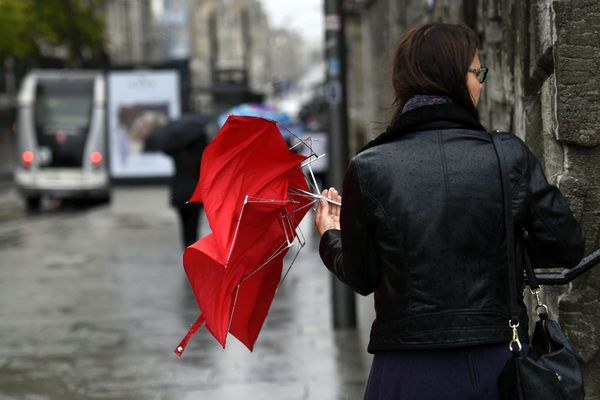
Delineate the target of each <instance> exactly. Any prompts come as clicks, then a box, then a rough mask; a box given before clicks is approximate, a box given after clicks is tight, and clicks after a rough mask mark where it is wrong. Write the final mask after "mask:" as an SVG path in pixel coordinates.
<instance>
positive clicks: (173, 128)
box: [145, 115, 209, 248]
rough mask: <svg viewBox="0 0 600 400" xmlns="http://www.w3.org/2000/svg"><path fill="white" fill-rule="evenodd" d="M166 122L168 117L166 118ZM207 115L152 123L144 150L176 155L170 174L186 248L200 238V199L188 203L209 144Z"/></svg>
mask: <svg viewBox="0 0 600 400" xmlns="http://www.w3.org/2000/svg"><path fill="white" fill-rule="evenodd" d="M165 122H166V121H165ZM208 122H209V119H208V118H207V117H204V116H195V115H186V116H183V117H181V118H179V119H177V120H172V121H168V122H166V123H165V124H164V125H162V126H159V125H155V126H153V133H152V134H151V135H150V137H149V138H148V139H147V140H146V147H145V151H162V152H163V153H165V154H167V155H168V156H170V157H171V158H172V159H173V165H174V167H175V173H174V175H173V177H172V178H171V182H170V188H171V196H170V197H171V205H172V206H173V207H174V208H175V209H176V210H177V214H178V215H179V222H180V229H181V243H182V246H183V247H184V248H186V247H188V246H189V245H191V244H193V243H194V242H195V241H196V240H198V229H199V222H200V215H201V213H202V211H203V207H202V204H201V203H188V202H187V201H188V199H189V198H190V197H191V196H192V193H193V192H194V188H195V187H196V184H197V183H198V178H199V176H200V161H201V159H202V152H203V151H204V148H205V147H206V146H207V145H208V134H207V132H206V126H207V124H208Z"/></svg>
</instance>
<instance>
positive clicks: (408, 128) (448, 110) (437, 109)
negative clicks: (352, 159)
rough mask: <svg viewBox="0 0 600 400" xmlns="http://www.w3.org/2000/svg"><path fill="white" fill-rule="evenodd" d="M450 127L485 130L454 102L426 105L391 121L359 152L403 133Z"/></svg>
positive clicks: (394, 138)
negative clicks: (383, 130)
mask: <svg viewBox="0 0 600 400" xmlns="http://www.w3.org/2000/svg"><path fill="white" fill-rule="evenodd" d="M450 128H463V129H473V130H477V131H485V130H486V129H485V128H484V127H483V125H481V122H479V121H478V120H477V118H475V117H474V116H473V115H471V114H469V112H467V111H466V110H465V109H464V108H462V107H460V106H458V105H456V104H454V103H448V104H435V105H428V106H423V107H419V108H416V109H414V110H411V111H407V112H405V113H404V114H401V115H400V116H399V117H398V118H396V120H395V121H392V123H391V124H390V126H389V127H388V128H387V129H386V130H385V132H383V133H382V134H380V135H379V136H377V137H376V138H375V139H373V140H371V141H370V142H369V143H367V144H366V145H365V146H364V147H363V148H362V149H360V150H359V153H361V152H363V151H365V150H367V149H370V148H371V147H375V146H378V145H380V144H383V143H388V142H393V141H394V140H396V139H397V138H398V137H400V136H401V135H402V134H405V133H409V132H415V131H420V130H431V129H450Z"/></svg>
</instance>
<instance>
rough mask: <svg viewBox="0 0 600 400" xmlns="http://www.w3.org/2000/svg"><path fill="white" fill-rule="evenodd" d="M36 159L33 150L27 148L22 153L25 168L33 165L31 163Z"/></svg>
mask: <svg viewBox="0 0 600 400" xmlns="http://www.w3.org/2000/svg"><path fill="white" fill-rule="evenodd" d="M33 160H35V153H34V152H33V151H31V150H25V151H24V152H23V154H21V161H23V166H24V167H25V168H29V167H31V164H32V163H33Z"/></svg>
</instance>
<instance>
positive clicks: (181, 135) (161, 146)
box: [145, 115, 211, 154]
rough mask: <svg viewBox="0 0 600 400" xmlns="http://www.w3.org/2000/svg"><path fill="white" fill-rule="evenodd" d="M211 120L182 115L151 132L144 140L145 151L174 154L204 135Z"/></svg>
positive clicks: (203, 117) (201, 116)
mask: <svg viewBox="0 0 600 400" xmlns="http://www.w3.org/2000/svg"><path fill="white" fill-rule="evenodd" d="M209 122H211V119H210V118H209V117H207V116H203V115H183V116H182V117H180V118H178V119H176V120H171V121H169V122H167V123H166V124H165V125H163V126H161V127H159V128H156V129H154V130H153V131H152V133H151V134H150V136H149V137H148V139H146V144H145V149H146V150H147V151H162V152H163V153H167V154H169V153H174V152H176V151H178V150H181V149H184V148H186V147H187V146H188V145H189V144H190V143H193V142H194V141H196V140H198V139H199V138H201V137H202V136H203V135H205V132H206V125H207V124H208V123H209Z"/></svg>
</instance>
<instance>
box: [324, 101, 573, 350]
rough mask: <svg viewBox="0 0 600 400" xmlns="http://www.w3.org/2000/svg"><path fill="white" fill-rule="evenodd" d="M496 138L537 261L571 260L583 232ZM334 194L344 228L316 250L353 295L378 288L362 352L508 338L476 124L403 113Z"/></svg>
mask: <svg viewBox="0 0 600 400" xmlns="http://www.w3.org/2000/svg"><path fill="white" fill-rule="evenodd" d="M497 135H499V136H500V138H501V145H502V146H503V150H504V153H505V154H506V158H507V165H508V171H509V176H510V190H511V203H512V204H511V206H512V207H511V208H512V215H513V220H514V229H515V232H521V230H523V229H525V230H527V231H528V233H529V247H530V250H531V254H530V255H531V257H532V259H533V262H534V265H535V266H536V267H543V266H555V265H560V266H573V265H576V264H577V263H578V262H579V261H580V260H581V258H582V256H583V250H584V233H583V230H582V228H581V226H580V225H579V223H578V222H577V221H576V220H575V218H574V217H573V215H572V213H571V210H570V209H569V206H568V204H567V202H566V201H565V199H564V197H563V196H562V195H561V193H560V191H559V190H558V189H557V188H556V187H555V186H552V185H550V184H549V183H548V181H547V180H546V177H545V176H544V173H543V171H542V168H541V166H540V164H539V162H538V160H537V159H536V158H535V156H534V155H533V154H532V153H531V152H530V151H529V149H528V148H527V146H526V145H525V144H524V143H523V142H522V141H521V140H520V139H519V138H518V137H516V136H514V135H512V134H509V133H497ZM342 193H343V206H342V212H341V231H338V230H329V231H327V232H325V234H324V235H323V237H322V238H321V243H320V254H321V258H322V260H323V262H324V264H325V265H326V267H327V268H328V269H329V270H330V271H332V272H333V273H334V274H335V275H336V276H337V277H338V278H339V279H340V280H341V281H342V282H344V283H346V284H347V285H349V286H350V287H351V288H352V289H353V290H355V291H356V292H357V293H360V294H362V295H368V294H370V293H373V292H374V293H375V296H374V297H375V311H376V319H375V321H374V323H373V326H372V329H371V338H370V343H369V349H368V350H369V351H370V352H374V351H376V350H393V349H407V348H410V349H416V348H435V347H456V346H465V345H475V344H484V343H496V342H506V343H508V341H509V340H510V330H509V329H508V327H507V321H508V318H509V309H508V299H507V296H508V294H507V289H506V288H507V285H508V283H507V277H506V267H505V265H506V262H507V260H506V247H505V246H506V240H505V232H504V219H503V215H504V214H503V197H502V186H501V180H500V170H499V168H498V162H497V157H496V154H495V151H494V148H493V146H492V143H491V140H490V137H489V135H488V133H487V132H486V130H485V129H484V128H483V127H482V126H481V124H479V122H478V120H477V119H476V118H474V117H473V116H471V115H470V114H468V113H467V112H466V111H464V110H463V109H462V108H460V107H458V106H456V105H454V104H448V105H433V106H425V107H421V108H418V109H415V110H412V111H409V112H407V113H405V114H403V115H402V116H401V117H400V118H398V119H397V120H396V121H395V123H394V125H393V126H391V127H390V128H388V130H386V131H385V132H384V133H383V134H382V135H380V136H379V137H377V138H376V139H375V140H373V141H372V142H371V143H369V144H368V145H367V146H366V147H365V148H364V149H363V150H362V151H361V152H360V153H359V154H357V155H356V156H355V157H354V158H353V159H352V161H351V162H350V165H349V167H348V170H347V172H346V176H345V179H344V185H343V190H342ZM515 237H516V238H517V240H522V239H521V238H522V235H520V234H519V235H515ZM516 247H517V248H518V249H520V248H522V247H523V246H522V244H520V243H517V244H516ZM516 260H517V266H516V268H517V269H518V271H517V272H518V274H517V276H518V277H520V282H519V285H518V287H519V291H517V293H514V296H515V297H517V299H518V305H519V307H520V309H521V313H520V318H519V319H520V322H521V325H520V337H521V338H525V337H527V314H526V311H525V306H524V303H523V299H522V291H521V289H522V288H523V284H522V283H523V280H522V277H523V265H522V257H521V256H519V255H518V254H517V257H516Z"/></svg>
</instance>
